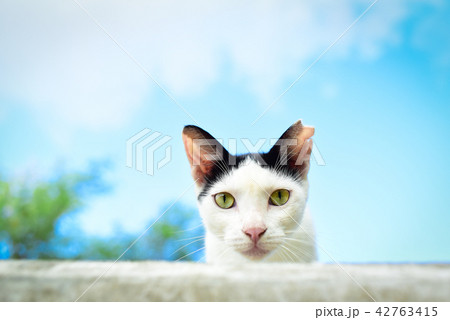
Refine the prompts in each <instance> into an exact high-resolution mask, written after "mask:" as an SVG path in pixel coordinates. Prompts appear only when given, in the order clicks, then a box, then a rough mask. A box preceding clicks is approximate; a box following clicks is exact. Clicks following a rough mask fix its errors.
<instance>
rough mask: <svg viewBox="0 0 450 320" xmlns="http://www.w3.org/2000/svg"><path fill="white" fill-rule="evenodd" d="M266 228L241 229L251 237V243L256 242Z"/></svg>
mask: <svg viewBox="0 0 450 320" xmlns="http://www.w3.org/2000/svg"><path fill="white" fill-rule="evenodd" d="M266 230H267V228H248V229H245V230H243V231H244V233H245V234H246V235H247V236H249V237H250V239H252V241H253V243H254V244H256V243H258V241H259V239H260V238H261V237H262V235H263V234H264V233H265V232H266Z"/></svg>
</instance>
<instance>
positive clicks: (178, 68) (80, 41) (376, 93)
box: [0, 0, 450, 262]
mask: <svg viewBox="0 0 450 320" xmlns="http://www.w3.org/2000/svg"><path fill="white" fill-rule="evenodd" d="M80 2H81V3H82V4H83V5H85V7H86V9H87V10H88V11H89V13H90V14H91V15H92V16H94V17H95V18H96V19H97V20H98V21H99V22H100V24H101V25H102V26H103V27H104V28H105V29H106V30H107V31H108V33H109V34H110V35H111V36H113V37H114V39H116V40H117V41H118V42H119V43H120V44H121V45H122V46H123V47H124V48H125V49H126V50H127V51H128V52H129V53H130V55H131V56H132V57H134V58H135V59H136V60H137V61H139V63H140V64H141V65H142V66H144V68H145V69H146V70H147V71H148V72H149V73H150V74H151V75H152V76H153V77H154V78H155V79H157V81H159V83H160V84H161V85H162V86H163V87H164V88H165V89H166V90H167V91H168V92H170V94H171V95H172V96H173V97H174V98H175V100H176V101H177V102H178V103H179V104H180V105H181V106H183V107H184V108H185V109H186V110H188V111H189V113H190V114H191V115H192V116H193V118H194V119H195V120H196V121H197V122H198V123H199V124H200V126H202V127H203V128H204V129H206V130H208V131H209V132H210V133H212V134H213V135H214V136H216V137H217V138H222V139H224V140H225V141H227V140H226V139H229V138H248V139H250V140H251V141H253V142H254V143H256V141H257V140H258V139H260V138H278V137H279V136H280V135H281V134H282V133H283V131H284V130H285V129H286V128H287V127H288V126H289V125H290V124H292V123H293V122H295V121H296V120H297V119H299V118H301V119H303V120H304V122H305V123H306V124H309V125H314V126H315V127H316V135H315V140H314V141H315V145H316V146H317V148H318V150H320V154H321V155H322V156H323V158H324V160H325V163H326V165H325V166H318V165H317V164H315V163H314V164H313V166H312V168H311V173H310V184H311V190H310V207H311V211H312V214H313V217H314V220H315V223H316V228H317V233H318V242H319V244H320V246H322V247H323V248H325V249H326V250H327V251H328V252H329V253H330V254H331V255H332V257H333V259H336V260H339V261H346V262H371V261H373V262H385V261H388V262H403V261H417V262H428V261H450V250H449V248H450V235H449V233H448V226H449V225H450V210H449V209H450V200H449V199H450V198H449V197H448V194H447V193H448V190H449V181H450V169H449V168H448V163H449V160H450V152H449V148H448V142H447V141H448V139H449V138H450V129H449V127H448V124H449V120H450V29H449V28H448V19H449V18H450V5H449V4H448V2H446V1H386V0H380V1H379V2H378V3H377V4H376V5H375V6H374V7H373V8H372V9H371V10H370V11H369V12H368V13H367V14H366V15H365V16H364V17H363V18H362V19H361V20H360V21H359V22H358V23H357V24H356V25H355V26H354V27H353V28H352V29H351V30H350V31H349V32H348V33H347V34H346V35H345V36H344V37H343V38H342V39H341V41H339V42H338V43H337V44H336V45H335V46H333V47H332V48H331V49H330V50H329V51H328V52H327V53H326V55H324V56H323V58H322V59H320V60H319V62H318V63H316V64H315V65H314V66H313V67H312V68H311V69H310V70H309V72H308V73H307V74H306V75H305V76H304V77H302V78H301V79H300V81H298V83H297V84H296V85H295V86H294V87H293V88H292V89H291V90H289V91H288V92H287V93H286V94H285V95H284V96H283V97H282V98H281V99H280V100H279V102H278V103H277V104H275V105H274V106H273V107H272V108H271V109H270V110H269V111H268V112H267V113H266V114H265V115H264V116H263V117H262V118H261V119H260V120H259V121H258V122H256V123H255V124H254V125H251V123H252V122H253V121H254V120H255V119H256V118H257V117H258V116H259V115H260V114H261V113H262V112H263V111H264V110H265V109H266V108H267V106H269V105H270V104H271V103H272V102H273V101H274V100H275V99H276V98H277V97H278V96H279V95H280V94H281V93H282V92H283V91H284V90H285V89H286V88H287V87H288V86H289V85H290V84H291V83H292V82H293V81H294V80H295V79H296V78H297V77H298V76H299V75H300V74H301V73H302V72H303V71H304V70H305V69H306V68H307V67H308V66H309V65H310V64H311V63H312V62H313V61H314V60H315V59H316V58H317V57H318V56H319V55H320V54H321V52H322V51H323V50H324V49H325V48H327V47H328V46H329V45H330V44H331V43H332V42H333V41H334V40H335V39H336V38H337V37H338V36H339V35H340V33H341V32H342V31H343V30H345V29H346V28H347V27H348V26H349V25H350V24H351V23H352V22H353V21H354V20H355V19H356V18H357V17H358V15H359V14H360V13H361V12H363V11H364V10H365V8H367V7H368V6H369V4H370V3H371V2H370V1H366V0H364V1H363V0H342V1H265V2H249V3H246V4H243V3H241V2H237V1H236V2H234V1H226V2H225V1H223V2H221V1H219V2H214V4H212V3H209V2H202V1H194V2H192V3H191V4H190V5H189V6H187V5H186V4H183V2H181V1H167V2H161V3H159V2H151V3H148V2H143V1H142V2H139V1H137V2H135V3H134V4H133V5H130V4H127V3H126V2H125V1H117V2H114V3H110V2H109V1H96V2H95V3H89V2H86V1H80ZM0 40H1V43H2V48H3V49H2V50H1V51H0V136H1V137H2V138H1V139H0V149H1V150H2V155H1V157H0V170H1V172H2V174H4V175H6V176H10V177H16V178H20V177H22V176H30V175H33V176H37V177H40V176H41V177H46V176H48V175H50V174H51V173H52V171H53V170H54V169H55V168H56V167H58V166H59V165H61V164H63V165H64V166H65V167H67V168H68V169H74V170H79V169H82V168H84V167H86V166H87V164H88V163H89V162H90V161H93V160H102V159H107V160H109V161H110V162H111V163H112V167H111V168H110V170H109V172H108V173H107V179H108V181H110V182H111V184H112V185H113V186H114V190H113V191H112V192H111V193H109V194H106V195H103V196H100V197H98V198H96V199H93V200H92V201H90V202H89V203H88V205H87V207H86V208H85V210H83V212H81V213H79V214H78V215H77V216H76V219H75V223H76V226H74V228H75V227H76V228H81V229H82V230H83V231H84V232H86V234H95V235H105V236H112V235H114V232H115V230H117V228H116V227H117V226H120V228H122V229H123V230H125V231H130V232H136V233H138V232H140V231H142V230H144V229H145V228H146V225H147V223H148V222H149V221H150V220H151V219H152V218H153V217H155V215H157V214H158V212H159V211H160V208H161V207H162V206H164V205H167V203H171V202H172V201H173V200H175V199H176V198H177V197H178V196H179V195H180V194H181V193H182V192H183V191H184V190H185V189H186V188H188V187H189V185H191V183H192V181H191V177H190V170H189V166H188V163H187V160H186V158H185V154H184V149H183V147H182V142H181V139H180V135H181V130H182V128H183V126H184V125H186V124H193V123H194V121H193V120H192V119H191V118H190V117H189V116H187V115H186V114H185V113H184V112H183V111H182V110H181V109H180V108H179V107H178V106H177V105H176V104H175V103H174V102H173V101H172V100H171V99H169V98H168V97H167V95H166V94H164V92H162V90H161V89H160V88H159V87H158V86H156V85H155V83H154V82H153V81H152V80H151V79H149V78H148V77H147V75H146V74H145V73H144V72H143V71H142V70H141V69H140V68H139V67H138V66H136V64H135V63H133V61H132V59H131V58H130V57H129V56H127V55H126V54H124V52H123V51H121V49H120V48H118V46H117V45H116V44H115V43H114V42H113V41H112V40H111V39H110V38H109V37H108V36H107V35H106V34H105V33H104V32H103V31H102V30H100V29H99V27H98V26H96V24H95V23H94V22H93V21H92V20H91V19H90V17H89V16H88V15H86V14H85V12H83V11H82V10H81V9H80V8H79V7H78V6H77V5H76V4H75V3H73V2H71V1H66V2H60V1H49V0H46V1H42V2H40V3H39V4H38V3H34V2H31V1H14V2H2V3H0ZM144 128H151V129H152V130H155V131H159V132H161V133H163V134H165V135H169V136H171V137H173V139H172V140H171V142H170V145H171V147H172V156H173V157H172V158H173V159H172V161H171V162H170V163H169V164H168V165H167V166H165V167H164V168H162V169H161V170H159V171H157V172H156V174H155V175H154V176H149V175H145V174H143V173H141V172H138V171H136V170H134V169H132V168H127V167H126V166H125V159H126V153H125V143H126V140H127V139H128V138H130V137H131V136H133V135H134V134H135V133H137V132H139V131H141V130H142V129H144ZM264 148H265V149H264V150H267V149H268V148H269V145H268V144H267V145H265V147H264ZM238 150H239V151H241V152H244V151H245V149H244V147H243V146H242V145H239V146H238ZM157 155H158V156H162V151H161V153H160V154H157ZM194 199H195V197H194V191H193V189H192V188H191V189H190V190H189V191H188V192H187V193H186V194H185V196H183V197H182V198H181V200H180V202H181V203H183V204H184V205H186V206H189V207H195V200H194ZM319 254H320V259H321V260H322V261H330V260H331V258H330V257H329V256H328V255H327V254H326V253H324V252H323V251H320V252H319Z"/></svg>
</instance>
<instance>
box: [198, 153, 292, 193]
mask: <svg viewBox="0 0 450 320" xmlns="http://www.w3.org/2000/svg"><path fill="white" fill-rule="evenodd" d="M249 158H250V159H252V160H254V161H255V162H256V163H258V164H259V165H260V166H261V167H263V168H271V169H274V170H275V171H277V172H280V173H283V174H285V175H287V176H290V177H292V179H294V180H296V181H298V180H299V179H301V175H300V173H299V171H298V169H297V168H292V167H290V166H289V165H286V164H280V163H278V162H279V152H278V150H277V149H276V148H272V150H270V151H269V152H267V153H257V154H252V153H247V154H243V155H238V156H234V155H230V154H229V153H228V152H224V159H223V160H221V161H216V162H215V163H214V167H213V170H211V172H210V174H209V175H208V176H207V177H205V180H206V182H205V184H204V186H203V189H202V191H201V192H200V193H199V195H198V201H201V200H202V199H203V198H204V197H206V196H207V195H208V193H209V190H210V189H211V188H212V186H213V185H214V184H215V183H217V182H218V181H219V180H220V179H222V178H223V177H224V176H225V175H227V174H230V173H231V171H232V170H233V169H237V168H239V167H240V165H242V163H243V162H245V160H246V159H249Z"/></svg>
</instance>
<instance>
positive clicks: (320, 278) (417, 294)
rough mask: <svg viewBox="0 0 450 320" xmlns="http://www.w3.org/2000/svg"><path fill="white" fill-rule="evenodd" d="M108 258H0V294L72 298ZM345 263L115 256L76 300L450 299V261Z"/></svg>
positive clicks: (11, 297) (20, 298)
mask: <svg viewBox="0 0 450 320" xmlns="http://www.w3.org/2000/svg"><path fill="white" fill-rule="evenodd" d="M111 264H112V263H111V262H64V261H63V262H61V261H2V262H0V301H75V300H76V299H77V298H78V297H79V296H80V295H81V294H82V293H83V292H84V291H85V290H86V289H87V288H88V287H89V286H90V285H92V283H93V282H94V281H95V280H96V279H97V278H98V277H99V276H100V275H101V274H103V273H105V271H106V270H108V268H110V267H111ZM343 268H344V269H345V271H343V270H342V269H341V268H340V267H339V266H337V265H323V264H252V265H246V266H212V265H206V264H196V263H168V262H117V263H116V264H114V265H113V266H112V267H111V268H110V269H109V271H108V272H106V273H105V274H104V276H103V277H102V278H101V279H100V280H99V281H98V282H96V283H95V284H94V285H93V286H92V287H91V288H90V289H89V290H88V291H87V292H86V294H85V295H83V296H82V297H81V299H80V301H372V299H371V298H370V297H369V295H368V294H367V293H366V292H365V291H364V290H363V289H362V288H361V287H360V286H359V285H358V284H356V283H355V281H356V282H358V283H359V284H360V285H361V286H362V287H363V288H364V289H365V290H366V291H367V292H368V293H369V294H370V295H371V296H372V297H373V298H374V299H375V300H376V301H450V265H344V266H343ZM347 273H348V274H350V275H351V277H353V278H354V280H355V281H353V280H352V279H351V278H350V276H349V275H348V274H347Z"/></svg>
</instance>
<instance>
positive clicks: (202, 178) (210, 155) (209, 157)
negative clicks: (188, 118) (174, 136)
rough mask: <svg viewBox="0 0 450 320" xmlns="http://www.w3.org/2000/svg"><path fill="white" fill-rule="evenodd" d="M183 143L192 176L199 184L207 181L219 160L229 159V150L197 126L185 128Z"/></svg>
mask: <svg viewBox="0 0 450 320" xmlns="http://www.w3.org/2000/svg"><path fill="white" fill-rule="evenodd" d="M182 137H183V143H184V148H185V150H186V155H187V157H188V160H189V163H190V165H191V169H192V177H193V178H194V180H195V181H196V182H197V184H198V185H202V184H204V183H205V182H206V179H207V177H208V176H209V175H211V173H212V171H213V170H214V168H215V167H216V166H222V164H219V162H224V161H227V159H228V158H229V154H228V151H227V150H226V149H225V148H224V147H223V146H222V145H221V144H220V142H219V141H217V140H216V139H215V138H214V137H213V136H212V135H210V134H209V133H208V132H206V131H205V130H203V129H202V128H199V127H197V126H186V127H184V129H183V134H182Z"/></svg>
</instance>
